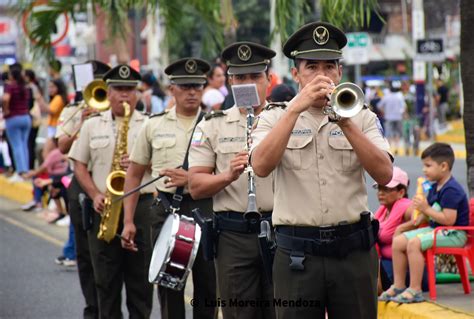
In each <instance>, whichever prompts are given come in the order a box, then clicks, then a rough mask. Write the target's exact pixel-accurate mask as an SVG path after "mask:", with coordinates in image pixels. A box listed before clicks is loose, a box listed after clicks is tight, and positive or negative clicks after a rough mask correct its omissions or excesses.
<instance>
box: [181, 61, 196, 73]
mask: <svg viewBox="0 0 474 319" xmlns="http://www.w3.org/2000/svg"><path fill="white" fill-rule="evenodd" d="M184 69H185V70H186V72H188V73H191V74H192V73H196V71H197V63H196V61H194V60H187V61H186V63H185V64H184Z"/></svg>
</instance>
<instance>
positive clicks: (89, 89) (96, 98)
mask: <svg viewBox="0 0 474 319" xmlns="http://www.w3.org/2000/svg"><path fill="white" fill-rule="evenodd" d="M83 97H84V101H86V103H87V105H89V106H90V107H92V108H94V109H96V110H98V111H100V112H102V111H105V110H107V109H108V108H109V106H110V102H109V100H107V85H106V84H105V82H104V81H102V80H94V81H92V82H90V83H89V84H88V85H87V86H86V88H85V89H84V92H83Z"/></svg>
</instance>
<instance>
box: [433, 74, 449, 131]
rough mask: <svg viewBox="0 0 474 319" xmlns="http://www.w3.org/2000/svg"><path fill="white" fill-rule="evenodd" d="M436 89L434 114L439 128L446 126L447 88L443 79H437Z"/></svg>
mask: <svg viewBox="0 0 474 319" xmlns="http://www.w3.org/2000/svg"><path fill="white" fill-rule="evenodd" d="M437 86H438V89H437V90H436V96H435V99H436V105H437V109H436V115H437V117H438V121H439V128H441V129H443V128H445V127H446V112H447V111H448V98H449V89H448V87H447V86H446V84H445V83H444V82H443V80H441V79H438V80H437Z"/></svg>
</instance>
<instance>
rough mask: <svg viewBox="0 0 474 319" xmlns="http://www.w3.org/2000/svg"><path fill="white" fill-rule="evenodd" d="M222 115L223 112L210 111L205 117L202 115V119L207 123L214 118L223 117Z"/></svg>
mask: <svg viewBox="0 0 474 319" xmlns="http://www.w3.org/2000/svg"><path fill="white" fill-rule="evenodd" d="M224 115H225V113H224V111H222V110H217V111H211V112H209V113H207V114H206V115H204V118H205V119H206V121H209V120H210V119H212V118H214V117H221V116H224Z"/></svg>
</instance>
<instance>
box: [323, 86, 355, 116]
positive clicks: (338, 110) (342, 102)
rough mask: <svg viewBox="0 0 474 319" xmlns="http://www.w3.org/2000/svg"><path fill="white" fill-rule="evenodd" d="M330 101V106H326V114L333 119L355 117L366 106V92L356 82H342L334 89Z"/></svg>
mask: <svg viewBox="0 0 474 319" xmlns="http://www.w3.org/2000/svg"><path fill="white" fill-rule="evenodd" d="M329 103H330V106H326V107H325V108H324V114H326V115H329V117H330V118H331V119H334V120H339V119H340V118H342V117H353V116H356V115H357V114H358V113H359V112H360V111H361V110H362V108H363V107H364V92H362V89H361V88H360V87H359V86H357V85H356V84H354V83H350V82H346V83H341V84H339V85H338V86H336V87H335V88H334V90H333V91H332V93H331V96H330V99H329Z"/></svg>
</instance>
